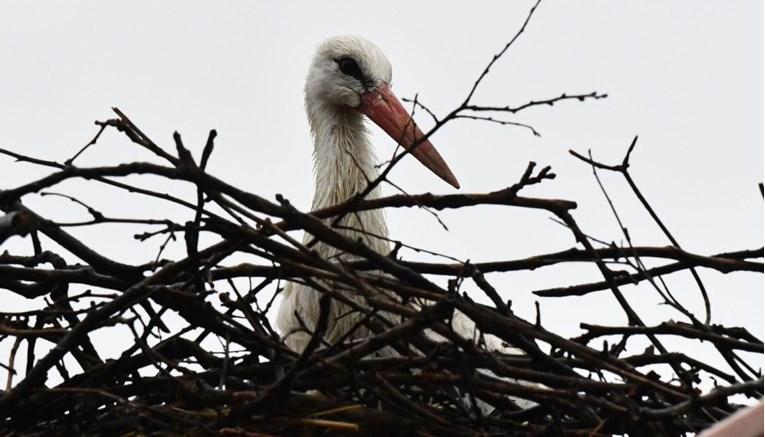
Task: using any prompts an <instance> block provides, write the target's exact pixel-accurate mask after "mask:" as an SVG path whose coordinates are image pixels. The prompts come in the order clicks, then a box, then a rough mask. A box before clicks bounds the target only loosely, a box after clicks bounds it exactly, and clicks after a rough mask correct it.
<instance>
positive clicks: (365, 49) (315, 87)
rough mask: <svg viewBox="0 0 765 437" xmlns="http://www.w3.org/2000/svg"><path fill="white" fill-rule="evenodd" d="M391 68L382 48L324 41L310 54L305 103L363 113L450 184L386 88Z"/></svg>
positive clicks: (353, 40)
mask: <svg viewBox="0 0 765 437" xmlns="http://www.w3.org/2000/svg"><path fill="white" fill-rule="evenodd" d="M390 84H391V66H390V62H388V59H387V58H386V57H385V55H384V54H383V53H382V51H381V50H380V49H379V48H378V47H377V46H376V45H374V44H372V43H371V42H369V41H367V40H365V39H363V38H359V37H356V36H339V37H334V38H330V39H328V40H326V41H324V42H323V43H322V44H321V45H320V46H319V48H318V50H317V51H316V54H315V55H314V58H313V62H312V64H311V68H310V70H309V72H308V78H307V81H306V86H305V93H306V102H307V103H309V102H311V103H318V104H319V106H320V107H322V108H325V110H331V111H336V112H347V111H355V112H359V113H361V114H364V115H366V116H367V117H368V118H369V119H370V120H372V121H373V122H374V123H375V124H377V125H378V126H380V128H382V130H384V131H385V132H386V133H387V134H388V135H390V137H391V138H393V139H394V140H395V141H397V142H398V143H399V144H401V145H402V146H403V147H405V148H406V149H407V150H409V151H410V153H411V154H412V155H414V157H415V158H417V159H418V160H419V161H420V162H421V163H422V164H423V165H425V166H426V167H427V168H428V169H430V170H431V171H432V172H433V173H435V174H436V175H437V176H438V177H440V178H441V179H443V180H444V181H446V182H447V183H449V184H450V185H452V186H453V187H455V188H459V182H457V178H456V177H455V176H454V174H453V173H452V171H451V170H450V169H449V166H448V165H446V162H444V160H443V158H442V157H441V155H440V154H439V153H438V151H437V150H436V149H435V148H434V147H433V144H431V143H430V141H429V140H428V139H425V138H424V137H425V136H424V135H423V133H422V131H421V130H420V129H419V128H418V127H417V125H416V124H415V123H414V120H413V119H412V118H411V116H410V114H409V112H408V111H407V110H406V109H405V108H404V106H403V105H402V104H401V102H400V101H399V99H398V98H397V97H396V96H395V94H393V91H392V90H391V88H390Z"/></svg>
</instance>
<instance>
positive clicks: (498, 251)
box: [0, 0, 763, 378]
mask: <svg viewBox="0 0 765 437" xmlns="http://www.w3.org/2000/svg"><path fill="white" fill-rule="evenodd" d="M445 3H446V2H436V1H430V2H416V3H415V2H404V1H400V2H387V3H386V6H384V7H381V6H379V4H374V3H368V4H361V3H359V2H354V3H352V4H351V3H347V2H299V3H298V2H294V3H289V4H285V3H283V2H243V1H239V2H217V3H212V2H204V3H203V2H189V1H183V2H181V1H166V2H143V3H142V2H119V3H118V2H84V1H80V2H48V3H45V4H44V6H43V4H41V3H34V4H31V3H25V2H2V3H0V147H5V148H10V149H13V150H17V151H20V152H25V153H28V154H31V155H35V156H43V157H46V158H48V159H57V160H64V159H66V158H67V157H69V156H70V155H72V154H73V153H74V152H75V151H76V150H77V149H78V148H79V147H80V146H82V145H83V144H84V143H85V142H87V141H88V140H89V139H90V137H91V136H92V135H93V134H94V133H95V127H94V126H93V124H92V122H93V120H96V119H105V118H110V117H111V116H112V114H111V112H110V109H109V108H110V107H111V106H118V107H119V108H121V109H122V110H123V111H125V112H126V113H127V114H128V115H129V116H130V117H132V119H133V120H134V121H135V122H136V123H137V124H138V125H139V126H140V127H141V128H142V129H144V131H145V132H147V133H148V134H149V135H150V136H152V137H153V138H154V139H155V140H157V141H158V142H160V143H161V144H165V145H168V146H170V145H171V144H172V142H171V138H170V135H171V133H172V131H173V130H178V131H180V132H181V133H182V134H183V136H184V139H185V140H186V143H187V145H188V146H190V147H191V148H192V149H193V151H194V152H196V153H197V154H198V153H199V152H200V151H201V146H202V145H203V143H204V139H205V137H206V133H207V130H208V129H210V128H216V129H217V130H218V132H219V137H218V141H217V148H216V151H215V153H214V154H213V158H212V160H211V163H210V166H209V170H210V172H211V173H213V174H215V175H217V176H220V177H222V178H224V179H225V180H226V181H228V182H230V183H232V184H234V185H237V186H240V187H242V188H245V189H249V190H251V191H254V192H256V193H258V194H261V195H263V196H265V197H267V198H272V197H273V195H274V194H275V193H282V194H284V195H285V196H286V197H288V198H289V199H290V200H291V201H292V203H293V204H295V205H297V206H298V207H301V208H303V209H306V208H307V207H308V206H309V205H310V200H311V196H312V192H313V180H312V172H311V169H312V163H311V142H310V138H309V134H308V127H307V122H306V121H305V116H304V113H303V107H302V87H303V79H304V76H305V73H306V70H307V68H308V63H309V59H310V56H311V54H312V52H313V49H314V48H315V46H316V45H317V44H318V42H319V41H321V40H322V39H323V38H326V37H329V36H332V35H336V34H345V33H353V34H358V35H361V36H364V37H366V38H367V39H369V40H371V41H373V42H375V43H376V44H377V45H379V46H380V47H381V48H382V50H383V51H384V52H385V53H386V54H387V56H388V57H389V59H390V60H391V63H392V64H393V69H394V79H393V83H394V90H395V91H396V93H397V94H398V95H399V96H401V97H413V96H414V95H415V93H419V98H420V99H421V101H423V102H424V103H425V104H426V105H428V106H429V107H430V108H431V109H432V110H434V111H435V112H436V113H438V114H444V113H446V112H447V111H448V110H450V109H452V108H453V107H454V106H456V105H457V104H459V102H461V100H462V99H463V98H464V96H465V95H466V93H467V91H468V89H469V88H470V85H471V84H472V83H473V81H474V80H475V78H476V77H477V75H478V74H479V73H480V71H481V69H482V68H483V66H484V65H485V64H486V62H487V61H488V60H489V59H490V58H491V56H492V54H493V53H495V52H496V51H497V50H499V48H501V47H502V45H503V44H504V43H505V42H506V41H507V40H508V39H509V38H510V37H511V36H512V35H513V34H514V33H515V31H516V30H517V29H518V27H519V26H520V24H521V22H522V21H523V18H524V17H525V15H526V12H527V10H528V8H529V7H530V5H531V2H525V1H524V2H519V1H516V2H503V3H501V4H500V3H499V2H496V3H488V2H486V3H479V4H474V3H470V4H469V3H467V2H459V3H458V2H453V3H449V4H445ZM762 9H763V5H762V2H760V1H739V2H728V1H703V2H699V1H690V0H686V1H673V2H659V1H646V2H611V1H586V2H584V1H582V2H570V1H555V0H547V1H544V2H543V3H542V5H541V6H540V8H539V10H538V12H537V14H536V15H535V17H534V18H533V20H532V22H531V24H530V26H529V28H528V31H527V32H526V33H525V34H524V35H523V36H522V37H521V38H520V39H519V40H518V42H517V44H516V45H515V46H514V47H513V48H512V49H511V51H510V52H509V53H508V55H507V56H506V57H505V58H503V59H502V60H501V61H500V62H499V63H498V64H497V66H496V68H495V69H494V70H493V71H492V73H491V74H490V76H489V77H488V78H487V79H486V82H485V83H484V84H483V86H482V87H481V88H480V89H479V92H478V94H477V96H476V99H475V101H476V102H477V103H482V104H487V105H505V104H510V105H517V104H521V103H525V102H527V101H529V100H531V99H539V98H549V97H554V96H556V95H559V94H561V93H563V92H567V93H584V92H590V91H600V92H605V93H608V94H609V97H608V98H607V99H605V100H599V101H587V102H581V103H580V102H564V103H562V104H560V105H556V106H555V107H543V108H534V109H531V110H529V111H528V112H523V113H521V114H519V115H518V116H517V117H515V118H513V120H517V121H520V122H524V123H530V124H532V125H533V126H534V127H535V128H537V130H539V131H540V132H541V134H542V137H541V138H536V137H534V136H532V135H530V134H529V132H528V131H527V130H524V129H520V128H513V127H502V126H496V125H493V124H482V123H479V122H469V121H457V122H454V123H453V124H451V125H449V126H447V127H446V128H445V129H443V130H442V131H441V132H439V133H438V134H437V135H436V136H435V137H434V138H432V141H433V143H434V144H435V145H436V147H437V148H438V149H439V150H440V151H441V153H442V155H443V156H444V158H445V159H446V160H447V162H449V164H450V166H451V168H452V169H453V170H454V172H455V174H456V175H457V176H458V178H459V180H460V182H461V183H462V187H463V188H462V191H464V192H477V191H489V190H495V189H498V188H502V187H505V186H507V185H510V184H512V183H514V182H515V181H517V179H518V177H519V176H520V174H521V173H522V171H523V169H524V168H525V166H526V163H527V162H528V161H529V160H535V161H537V162H538V163H539V164H541V165H552V166H553V170H554V171H555V172H556V173H557V174H558V178H557V179H556V180H554V181H549V182H547V183H545V184H544V185H543V186H540V187H536V188H534V189H531V190H529V191H528V194H533V195H537V196H546V197H560V198H567V199H571V200H576V201H577V202H578V203H579V208H578V209H577V210H576V211H575V212H574V214H575V217H576V218H577V219H578V220H579V221H580V224H581V225H582V226H583V228H584V229H585V231H586V232H588V233H590V234H592V235H593V236H596V237H599V238H602V239H605V240H617V241H620V240H621V235H620V234H619V229H618V227H617V225H616V223H615V221H614V219H613V217H612V216H611V214H610V212H609V210H608V207H607V204H606V203H605V201H604V199H603V197H602V195H601V194H600V192H599V190H598V188H597V185H596V184H595V181H594V180H593V177H592V174H591V171H590V169H589V168H588V167H587V166H586V165H583V164H581V163H579V162H577V161H575V160H574V159H573V158H572V157H571V156H570V155H568V153H567V151H568V149H570V148H573V149H576V150H578V151H580V152H586V151H587V149H592V151H593V153H594V155H595V156H596V157H597V158H601V159H603V160H605V161H608V162H617V161H618V160H621V158H622V156H623V154H624V151H625V150H626V147H627V146H628V144H629V142H630V141H631V139H632V137H633V136H634V135H635V134H639V135H640V140H639V142H638V146H637V149H636V151H635V153H634V155H633V160H632V162H633V166H634V167H633V169H632V171H633V174H634V176H635V178H636V180H637V181H638V184H639V185H640V187H641V188H642V189H643V190H644V192H645V194H646V196H647V197H648V198H649V200H651V202H652V204H653V205H654V207H655V208H656V209H657V211H658V212H659V214H660V215H661V216H662V218H663V219H664V220H665V222H666V224H667V225H668V226H669V228H670V229H671V230H672V231H673V232H674V233H675V236H676V237H677V238H678V239H679V241H680V242H681V244H683V245H684V246H685V247H686V248H687V249H688V250H691V251H698V252H700V253H704V254H712V253H716V252H722V251H727V250H737V249H744V248H755V247H759V246H760V245H761V244H762V241H763V228H762V226H763V214H762V199H761V197H760V194H759V192H758V190H757V187H756V183H757V182H759V181H761V180H762V168H763V167H762V163H763V128H762V119H763V81H762V78H763V35H762V32H763V28H762V17H763V10H762ZM423 115H424V114H420V116H418V117H417V120H418V122H419V123H420V124H421V125H423V127H428V123H429V120H428V118H427V116H423ZM373 132H374V135H375V140H376V144H377V146H378V147H377V150H378V155H379V156H380V157H388V156H389V154H390V153H391V152H392V150H393V144H392V142H391V141H390V140H389V139H388V138H387V137H386V136H385V135H384V134H382V133H381V132H380V131H379V130H377V129H376V128H375V129H373ZM149 158H150V157H149V156H148V155H147V154H145V153H143V152H140V151H138V150H137V148H136V147H134V146H131V145H129V144H127V142H126V141H125V140H124V139H123V138H122V137H121V136H119V135H117V134H115V133H108V134H107V135H105V136H104V138H103V139H102V141H101V142H99V144H98V146H97V147H95V148H94V149H93V150H91V151H89V152H88V153H87V154H86V155H85V156H84V157H83V158H82V159H81V160H80V161H79V165H102V164H106V163H117V162H120V161H126V160H144V159H149ZM44 174H46V172H45V171H42V170H41V169H39V168H35V167H32V166H29V165H21V164H13V163H12V162H11V160H9V159H7V158H0V175H2V178H0V186H2V187H11V186H15V185H18V184H20V183H23V182H26V181H29V180H30V179H31V178H33V177H37V176H41V175H44ZM604 177H605V179H604V180H605V181H606V183H607V188H608V189H609V191H610V194H611V196H612V197H613V198H614V199H615V202H616V205H617V207H618V209H619V212H620V213H621V216H622V218H624V219H625V220H626V224H627V226H628V227H629V229H630V231H631V235H632V236H633V240H634V241H635V242H636V243H638V244H641V245H642V244H645V245H664V244H667V241H666V240H665V239H664V238H663V237H662V235H661V233H660V232H659V230H658V229H657V228H656V227H655V226H654V225H653V224H652V223H651V221H650V218H649V217H648V216H647V215H646V214H645V213H644V212H643V211H642V209H641V208H640V206H639V205H638V203H637V202H636V201H635V200H634V198H633V197H632V196H631V194H630V193H629V191H628V189H627V188H626V186H625V184H624V183H623V181H622V180H621V179H619V178H617V177H616V176H612V175H604ZM393 178H394V180H395V181H396V182H397V183H399V184H400V185H401V186H402V187H404V188H405V189H406V190H407V191H409V192H425V191H433V192H439V193H449V192H453V190H452V189H451V188H450V187H449V186H448V185H446V184H444V183H443V182H441V181H440V180H438V179H437V178H436V177H434V176H432V175H431V174H430V173H429V172H428V171H427V170H425V169H424V168H422V167H421V166H420V165H419V164H418V163H416V162H415V161H414V160H412V159H407V160H405V162H402V163H401V165H400V166H399V167H398V168H397V169H396V170H395V171H394V174H393ZM147 183H148V184H150V183H151V182H147ZM84 186H86V185H84V184H82V183H80V182H72V183H66V184H63V185H62V186H61V187H59V188H57V191H66V192H68V193H70V194H75V193H76V194H79V195H81V197H82V199H83V200H86V201H88V202H90V203H92V204H94V205H97V206H98V207H100V208H101V210H102V211H103V212H107V213H110V214H113V215H133V216H140V215H141V214H142V212H144V211H146V210H147V208H155V207H156V204H154V203H151V202H147V201H145V200H144V199H140V198H135V197H132V196H130V195H128V194H125V193H121V192H116V193H115V192H114V191H112V190H108V189H105V188H102V187H97V188H88V189H87V190H83V187H84ZM168 189H173V188H172V187H168ZM386 190H387V193H393V190H392V189H391V188H390V187H387V188H386ZM186 192H187V193H189V191H188V190H186ZM24 200H25V202H26V203H27V204H28V205H30V206H32V207H34V208H37V209H39V210H40V212H42V213H44V214H47V215H48V216H49V217H51V218H56V219H58V220H61V221H64V220H68V219H69V220H74V219H77V218H83V217H85V213H84V211H82V210H81V209H78V208H75V207H73V206H72V205H71V204H70V203H68V202H66V201H63V200H60V201H59V200H53V199H49V198H43V199H40V198H39V197H36V196H30V197H29V198H28V199H24ZM152 211H153V210H152ZM168 214H175V216H176V217H188V214H189V213H188V212H185V211H168ZM178 214H185V215H178ZM441 217H442V218H443V220H444V221H445V222H446V223H447V225H448V226H449V228H450V232H445V231H444V230H443V229H441V228H440V227H439V226H438V225H437V223H436V222H435V220H434V219H433V218H432V217H431V216H430V215H428V214H427V213H424V212H422V211H416V210H411V211H389V212H388V221H389V227H390V231H391V235H392V237H393V238H396V239H401V240H404V241H406V242H409V243H411V244H414V245H417V246H424V247H428V248H430V249H432V250H436V251H439V252H445V253H449V254H452V255H454V256H458V257H460V258H463V259H465V258H470V259H471V260H474V261H483V260H492V259H511V258H518V257H525V256H530V255H535V254H541V253H546V252H550V251H556V250H562V249H566V248H569V247H571V246H572V245H573V244H574V242H573V239H572V237H571V236H570V233H569V232H568V231H567V230H565V229H563V228H562V227H561V226H559V225H557V224H555V223H553V222H552V221H550V220H549V219H548V217H547V216H545V215H544V214H540V213H533V212H529V211H523V210H516V209H507V208H506V209H500V208H488V207H485V208H476V209H474V210H468V211H459V212H445V213H443V214H441ZM120 229H122V228H119V227H117V226H102V227H100V228H98V229H93V230H82V229H77V230H73V231H72V232H73V233H74V234H75V235H78V236H80V237H82V238H83V239H84V240H86V241H88V242H90V243H92V244H93V245H94V247H96V248H98V249H101V250H103V251H105V252H106V253H107V254H109V255H111V256H113V257H115V258H117V259H120V260H124V261H131V262H139V261H145V260H146V259H147V258H150V257H153V255H154V253H155V251H156V248H157V246H158V244H159V241H152V242H150V243H147V244H144V245H143V246H142V245H140V244H138V243H136V242H134V241H133V239H132V238H131V236H132V233H133V232H134V230H129V231H128V230H125V229H122V230H120ZM4 248H5V247H4ZM7 248H8V249H9V250H16V251H24V252H28V251H29V250H30V249H29V244H27V243H25V242H23V241H21V240H19V239H16V240H15V241H12V242H11V243H10V244H8V245H7ZM173 250H175V253H180V250H181V247H180V246H178V247H176V248H174V249H173ZM171 253H172V252H171ZM406 256H407V257H410V258H415V257H417V256H418V255H416V254H410V253H407V254H406ZM702 275H703V278H704V280H705V281H706V283H707V285H708V287H709V289H710V290H711V298H712V301H713V309H714V320H715V321H716V322H720V323H725V324H732V325H744V326H747V327H748V328H750V329H752V330H753V331H754V332H755V333H756V334H757V335H758V336H760V337H762V314H763V297H762V296H763V295H762V291H763V289H762V288H763V287H762V278H761V275H756V274H744V273H742V274H735V275H733V276H723V275H721V274H719V273H717V272H711V271H702ZM597 278H598V273H597V271H596V270H595V269H594V267H589V266H584V265H581V266H568V267H563V268H546V269H540V270H537V271H535V272H533V273H524V274H507V275H492V277H491V278H490V279H491V280H493V281H495V283H496V285H498V286H499V288H500V290H501V292H502V294H503V296H505V297H507V298H511V299H513V302H514V309H515V310H516V311H517V312H519V313H520V314H522V315H525V316H528V317H532V316H533V314H534V305H533V302H534V300H535V298H534V296H533V295H532V294H531V293H530V291H531V290H535V289H540V288H546V287H550V286H555V285H564V284H569V283H572V282H573V281H584V280H595V279H597ZM669 284H670V286H672V287H673V290H675V292H676V294H677V295H678V297H679V298H680V299H681V300H682V301H683V302H686V303H687V304H688V305H689V306H690V307H691V308H693V309H695V310H699V309H700V308H701V307H700V299H699V297H698V293H697V291H696V289H695V286H694V285H693V283H692V282H691V281H690V280H689V275H686V274H681V275H676V276H673V277H670V279H669ZM624 290H625V292H626V294H627V297H628V298H629V299H630V300H631V301H632V302H633V303H634V304H635V305H636V306H637V307H638V309H639V312H640V313H641V315H643V316H644V318H645V319H646V321H647V322H649V323H654V322H657V321H660V320H664V319H666V318H668V317H672V318H676V319H679V318H680V315H679V314H676V313H672V312H671V311H669V310H667V309H664V308H661V307H659V306H657V303H658V297H657V296H656V295H655V294H653V292H651V291H650V290H649V289H648V288H647V287H644V286H640V287H624ZM0 296H2V299H3V303H4V305H6V306H7V307H12V308H21V307H28V303H26V302H19V301H18V300H17V299H12V298H10V297H8V294H7V293H2V294H0ZM476 298H480V296H476ZM612 300H613V298H612V297H611V296H610V295H607V294H606V293H605V292H604V293H601V294H598V295H592V296H588V297H586V298H581V299H566V300H553V299H548V300H542V301H541V304H542V320H543V322H544V324H545V325H546V326H547V327H548V328H549V329H553V330H557V331H560V332H562V333H564V334H569V335H573V334H574V333H576V332H578V323H579V322H582V321H589V322H597V323H603V324H613V323H623V321H624V316H623V314H622V313H621V312H619V311H616V310H615V308H616V307H615V306H614V302H613V301H612ZM5 346H6V344H5V343H0V360H5V358H4V355H5V353H4V352H3V350H7V349H4V348H5ZM0 378H2V373H0Z"/></svg>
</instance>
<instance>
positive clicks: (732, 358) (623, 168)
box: [569, 135, 752, 381]
mask: <svg viewBox="0 0 765 437" xmlns="http://www.w3.org/2000/svg"><path fill="white" fill-rule="evenodd" d="M637 140H638V137H637V135H636V136H635V138H633V140H632V143H631V144H630V146H629V148H628V149H627V153H626V154H625V155H624V159H623V160H622V163H621V164H619V165H607V164H603V163H600V162H597V161H594V160H592V159H588V158H585V157H584V156H582V155H580V154H578V153H576V152H575V151H573V150H569V153H570V154H572V155H573V156H575V157H576V158H578V159H580V160H582V161H584V162H586V163H588V164H590V165H592V166H593V167H597V168H600V169H604V170H610V171H615V172H618V173H621V174H622V175H623V176H624V178H625V179H626V180H627V183H628V184H629V186H630V188H631V189H632V191H633V193H634V194H635V196H636V197H637V198H638V200H640V203H641V204H642V205H643V207H644V208H645V209H646V211H648V213H649V215H650V216H651V218H653V220H654V221H655V222H656V224H657V225H658V226H659V228H661V230H662V232H664V234H665V235H666V236H667V238H668V239H669V240H670V242H671V243H672V244H673V245H674V246H675V247H677V248H678V249H679V248H680V244H679V243H678V242H677V240H675V238H674V237H673V236H672V234H671V233H670V232H669V229H667V227H666V226H665V225H664V223H663V222H662V221H661V219H659V216H658V215H657V214H656V212H655V211H654V210H653V208H652V207H651V205H650V204H649V203H648V201H647V200H646V198H645V197H644V196H643V194H642V192H641V191H640V190H639V189H638V187H637V185H636V184H635V182H634V180H633V179H632V176H631V175H630V174H629V170H628V169H629V166H630V162H629V159H630V155H631V154H632V151H633V150H634V148H635V145H636V144H637ZM688 269H689V270H690V272H691V275H692V276H693V279H694V280H695V281H696V284H697V285H698V287H699V291H700V292H701V296H702V299H703V301H704V308H705V312H706V317H705V322H704V325H709V323H710V321H711V317H712V315H711V306H710V302H709V295H708V293H707V291H706V288H705V287H704V283H703V282H702V281H701V277H700V276H699V275H698V273H697V272H696V269H695V268H694V267H693V266H689V267H688ZM718 350H719V351H720V354H721V355H722V356H723V358H724V359H725V361H726V362H728V364H729V365H730V366H731V367H732V368H733V369H734V370H735V371H736V373H737V374H738V375H739V376H740V377H741V378H742V379H744V380H745V381H749V380H751V379H752V378H751V377H750V376H749V375H747V374H746V372H745V371H744V370H743V369H741V368H740V367H739V366H738V364H737V363H736V361H737V360H739V361H740V358H738V356H737V355H736V354H735V353H733V352H731V351H726V350H725V349H720V348H718Z"/></svg>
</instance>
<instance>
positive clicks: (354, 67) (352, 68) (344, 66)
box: [337, 56, 364, 82]
mask: <svg viewBox="0 0 765 437" xmlns="http://www.w3.org/2000/svg"><path fill="white" fill-rule="evenodd" d="M337 65H338V66H339V67H340V71H342V72H343V74H346V75H348V76H351V77H354V78H356V79H358V80H359V81H360V82H364V74H362V73H361V68H359V64H357V63H356V61H355V60H354V59H353V58H349V57H347V56H344V57H342V58H340V59H338V60H337Z"/></svg>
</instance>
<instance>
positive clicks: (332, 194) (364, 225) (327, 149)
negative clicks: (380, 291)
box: [306, 102, 389, 253]
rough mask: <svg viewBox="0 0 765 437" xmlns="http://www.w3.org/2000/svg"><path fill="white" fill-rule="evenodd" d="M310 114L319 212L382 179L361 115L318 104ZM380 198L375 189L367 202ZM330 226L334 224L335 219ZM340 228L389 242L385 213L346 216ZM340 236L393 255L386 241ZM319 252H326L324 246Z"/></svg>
mask: <svg viewBox="0 0 765 437" xmlns="http://www.w3.org/2000/svg"><path fill="white" fill-rule="evenodd" d="M306 110H307V112H308V119H309V122H310V124H311V133H312V135H313V138H314V151H313V154H314V165H315V168H314V171H315V177H316V179H315V183H316V188H315V191H314V197H313V205H312V209H319V208H323V207H327V206H331V205H335V204H338V203H340V202H342V201H345V200H347V199H349V198H351V197H352V196H353V195H354V194H356V193H358V192H361V191H362V190H364V189H365V188H366V187H367V184H368V182H369V181H371V180H374V179H375V178H376V177H377V176H378V171H377V168H376V167H375V165H376V164H377V158H376V157H375V154H374V151H373V150H372V145H371V144H370V143H369V139H368V138H367V132H366V129H365V127H364V119H363V117H362V115H361V114H360V113H358V112H356V111H355V110H352V109H344V108H337V107H331V106H328V105H321V104H315V103H314V102H307V103H306ZM379 195H380V191H379V188H375V189H374V190H373V191H372V192H371V193H369V195H368V196H367V198H377V197H379ZM327 222H328V223H332V222H333V219H330V220H328V221H327ZM339 225H340V226H347V227H352V228H355V229H363V230H364V231H366V232H369V233H373V234H375V235H379V236H383V237H386V238H387V236H388V228H387V226H386V224H385V217H384V215H383V212H382V211H381V210H373V211H364V212H360V213H358V214H346V215H345V217H344V218H343V219H342V220H341V221H340V223H339ZM339 232H341V233H343V234H345V235H348V236H349V237H352V238H354V239H356V238H362V239H363V240H364V241H365V242H366V243H367V244H368V245H370V246H371V247H372V248H373V249H374V250H376V251H377V252H380V253H387V252H388V251H389V245H388V243H387V241H385V240H381V239H379V238H375V237H374V236H371V235H366V234H364V233H359V232H354V231H349V230H342V229H341V230H339ZM318 250H322V248H321V246H320V247H319V248H318ZM324 250H326V251H329V250H330V249H329V248H325V249H324Z"/></svg>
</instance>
